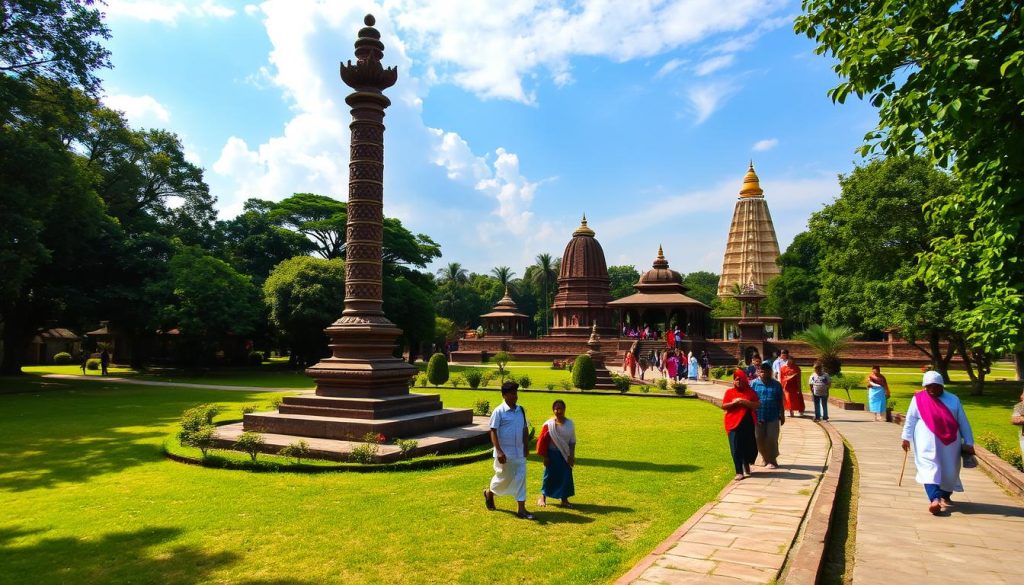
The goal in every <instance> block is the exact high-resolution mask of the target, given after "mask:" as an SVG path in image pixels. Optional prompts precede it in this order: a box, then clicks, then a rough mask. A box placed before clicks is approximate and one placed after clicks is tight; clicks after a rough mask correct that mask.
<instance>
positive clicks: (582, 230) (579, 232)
mask: <svg viewBox="0 0 1024 585" xmlns="http://www.w3.org/2000/svg"><path fill="white" fill-rule="evenodd" d="M572 235H573V237H576V236H590V237H594V230H592V229H590V228H589V227H587V214H585V213H584V214H583V220H582V221H581V222H580V227H578V228H576V231H574V232H573V233H572Z"/></svg>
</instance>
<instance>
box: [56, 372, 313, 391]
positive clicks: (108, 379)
mask: <svg viewBox="0 0 1024 585" xmlns="http://www.w3.org/2000/svg"><path fill="white" fill-rule="evenodd" d="M43 377H44V378H53V379H56V380H84V381H86V382H108V383H111V384H135V385H138V386H160V387H163V388H200V389H203V390H228V391H230V392H303V391H306V392H308V391H310V390H312V388H258V387H256V386H219V385H217V384H186V383H183V382H155V381H153V380H136V379H135V378H118V377H117V376H77V375H74V374H46V375H44V376H43Z"/></svg>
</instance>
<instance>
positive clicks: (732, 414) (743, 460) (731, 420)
mask: <svg viewBox="0 0 1024 585" xmlns="http://www.w3.org/2000/svg"><path fill="white" fill-rule="evenodd" d="M759 406H761V403H760V402H759V401H758V399H757V394H756V393H755V392H754V390H753V388H751V387H750V382H749V381H748V380H747V375H746V374H745V373H744V372H743V370H736V372H735V373H734V374H733V375H732V388H729V389H728V390H726V391H725V396H724V397H723V398H722V410H724V411H725V432H726V434H728V436H729V452H730V453H731V454H732V463H733V466H735V468H736V477H734V478H733V479H735V480H736V481H739V480H742V479H743V478H744V477H746V476H748V475H750V466H751V465H753V464H754V461H755V460H757V439H755V438H754V427H755V426H756V425H757V409H758V407H759Z"/></svg>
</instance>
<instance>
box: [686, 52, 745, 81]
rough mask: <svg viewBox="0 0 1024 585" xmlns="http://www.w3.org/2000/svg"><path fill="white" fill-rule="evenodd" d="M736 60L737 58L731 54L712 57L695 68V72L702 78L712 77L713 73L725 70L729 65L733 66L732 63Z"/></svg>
mask: <svg viewBox="0 0 1024 585" xmlns="http://www.w3.org/2000/svg"><path fill="white" fill-rule="evenodd" d="M735 60H736V56H735V55H733V54H731V53H729V54H726V55H719V56H717V57H712V58H710V59H708V60H706V61H703V62H701V63H700V64H698V65H697V66H696V67H694V68H693V70H694V72H695V73H696V74H697V75H700V76H704V75H710V74H711V73H714V72H715V71H718V70H719V69H723V68H725V67H728V66H729V65H732V62H733V61H735Z"/></svg>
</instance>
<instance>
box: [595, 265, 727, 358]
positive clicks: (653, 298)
mask: <svg viewBox="0 0 1024 585" xmlns="http://www.w3.org/2000/svg"><path fill="white" fill-rule="evenodd" d="M633 288H634V289H636V292H635V293H633V294H631V295H629V296H628V297H623V298H621V299H617V300H614V301H611V302H610V303H608V308H610V309H615V310H618V311H619V313H620V319H619V321H620V323H624V324H629V325H633V326H636V327H643V326H644V325H651V326H652V327H653V326H656V325H664V326H665V328H664V331H672V330H673V329H674V328H675V327H676V326H678V327H679V330H680V331H681V332H683V333H685V334H686V336H687V337H688V338H698V339H703V338H704V337H706V336H707V333H708V332H707V331H705V327H706V326H707V322H708V316H709V315H710V313H711V307H709V306H707V305H705V304H704V303H702V302H700V301H698V300H697V299H694V298H692V297H688V296H686V293H687V292H689V289H688V288H687V287H686V285H684V284H683V277H682V275H681V274H679V273H678V272H676V271H675V270H672V269H671V268H669V267H668V260H666V259H665V252H664V251H663V250H662V247H661V246H658V257H657V258H655V259H654V263H653V264H652V266H651V269H650V270H648V271H647V272H645V273H644V274H643V275H642V276H641V277H640V280H639V281H637V283H636V284H634V285H633Z"/></svg>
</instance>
